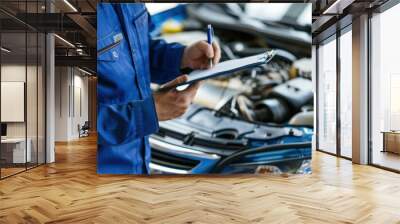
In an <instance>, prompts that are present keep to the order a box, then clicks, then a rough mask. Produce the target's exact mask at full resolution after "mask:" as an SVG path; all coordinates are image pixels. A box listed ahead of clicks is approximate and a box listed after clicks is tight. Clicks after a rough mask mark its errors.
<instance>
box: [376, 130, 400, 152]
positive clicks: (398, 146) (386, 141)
mask: <svg viewBox="0 0 400 224" xmlns="http://www.w3.org/2000/svg"><path fill="white" fill-rule="evenodd" d="M381 133H382V134H383V150H382V152H392V153H396V154H400V131H382V132H381Z"/></svg>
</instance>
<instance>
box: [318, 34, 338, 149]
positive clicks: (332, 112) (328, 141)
mask: <svg viewBox="0 0 400 224" xmlns="http://www.w3.org/2000/svg"><path fill="white" fill-rule="evenodd" d="M317 55H318V62H317V63H318V83H317V85H318V99H317V103H318V105H317V106H318V124H317V125H318V133H317V136H318V149H319V150H321V151H325V152H328V153H332V154H336V132H337V129H336V95H337V94H336V76H337V75H336V36H332V37H331V38H328V39H327V40H326V41H325V42H323V43H321V44H320V45H319V47H318V52H317Z"/></svg>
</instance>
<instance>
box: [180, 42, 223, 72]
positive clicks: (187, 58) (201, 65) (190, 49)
mask: <svg viewBox="0 0 400 224" xmlns="http://www.w3.org/2000/svg"><path fill="white" fill-rule="evenodd" d="M211 58H212V59H213V65H215V64H217V63H218V62H219V60H220V59H221V49H220V47H219V45H218V44H217V43H216V42H215V41H214V42H213V43H212V46H211V45H210V44H208V43H207V42H206V41H198V42H196V43H194V44H192V45H189V46H187V47H186V48H185V51H184V52H183V56H182V63H181V68H187V67H189V68H191V69H206V68H209V67H210V63H209V60H210V59H211Z"/></svg>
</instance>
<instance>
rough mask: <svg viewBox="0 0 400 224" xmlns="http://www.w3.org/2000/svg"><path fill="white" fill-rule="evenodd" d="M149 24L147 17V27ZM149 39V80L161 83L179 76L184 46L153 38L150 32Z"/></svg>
mask: <svg viewBox="0 0 400 224" xmlns="http://www.w3.org/2000/svg"><path fill="white" fill-rule="evenodd" d="M151 25H152V24H151V19H149V27H151ZM149 41H150V72H151V82H153V83H157V84H163V83H166V82H168V81H171V80H173V79H175V78H176V77H177V76H179V75H180V67H181V61H182V55H183V51H184V49H185V46H183V45H181V44H178V43H170V44H168V43H166V42H165V41H164V40H160V39H153V38H152V37H151V36H150V34H149Z"/></svg>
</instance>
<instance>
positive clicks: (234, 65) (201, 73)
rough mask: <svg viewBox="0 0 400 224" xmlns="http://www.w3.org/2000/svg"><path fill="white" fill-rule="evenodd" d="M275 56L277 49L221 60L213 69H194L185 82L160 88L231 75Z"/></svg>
mask: <svg viewBox="0 0 400 224" xmlns="http://www.w3.org/2000/svg"><path fill="white" fill-rule="evenodd" d="M274 56H275V51H274V50H270V51H267V52H265V53H262V54H257V55H253V56H249V57H244V58H239V59H233V60H229V61H224V62H220V63H218V64H216V65H215V66H214V67H212V68H211V69H207V70H194V71H192V72H191V73H189V75H188V76H189V78H188V80H187V81H186V82H184V83H179V84H178V85H175V86H168V87H164V88H161V89H159V90H161V91H163V90H170V89H173V88H176V87H179V86H184V85H186V86H187V85H190V84H192V83H194V82H198V81H201V80H205V79H210V78H214V77H218V76H223V75H231V74H233V73H234V72H237V71H241V70H244V69H247V68H253V67H256V66H259V65H262V64H266V63H268V62H270V61H271V60H272V58H273V57H274Z"/></svg>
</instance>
